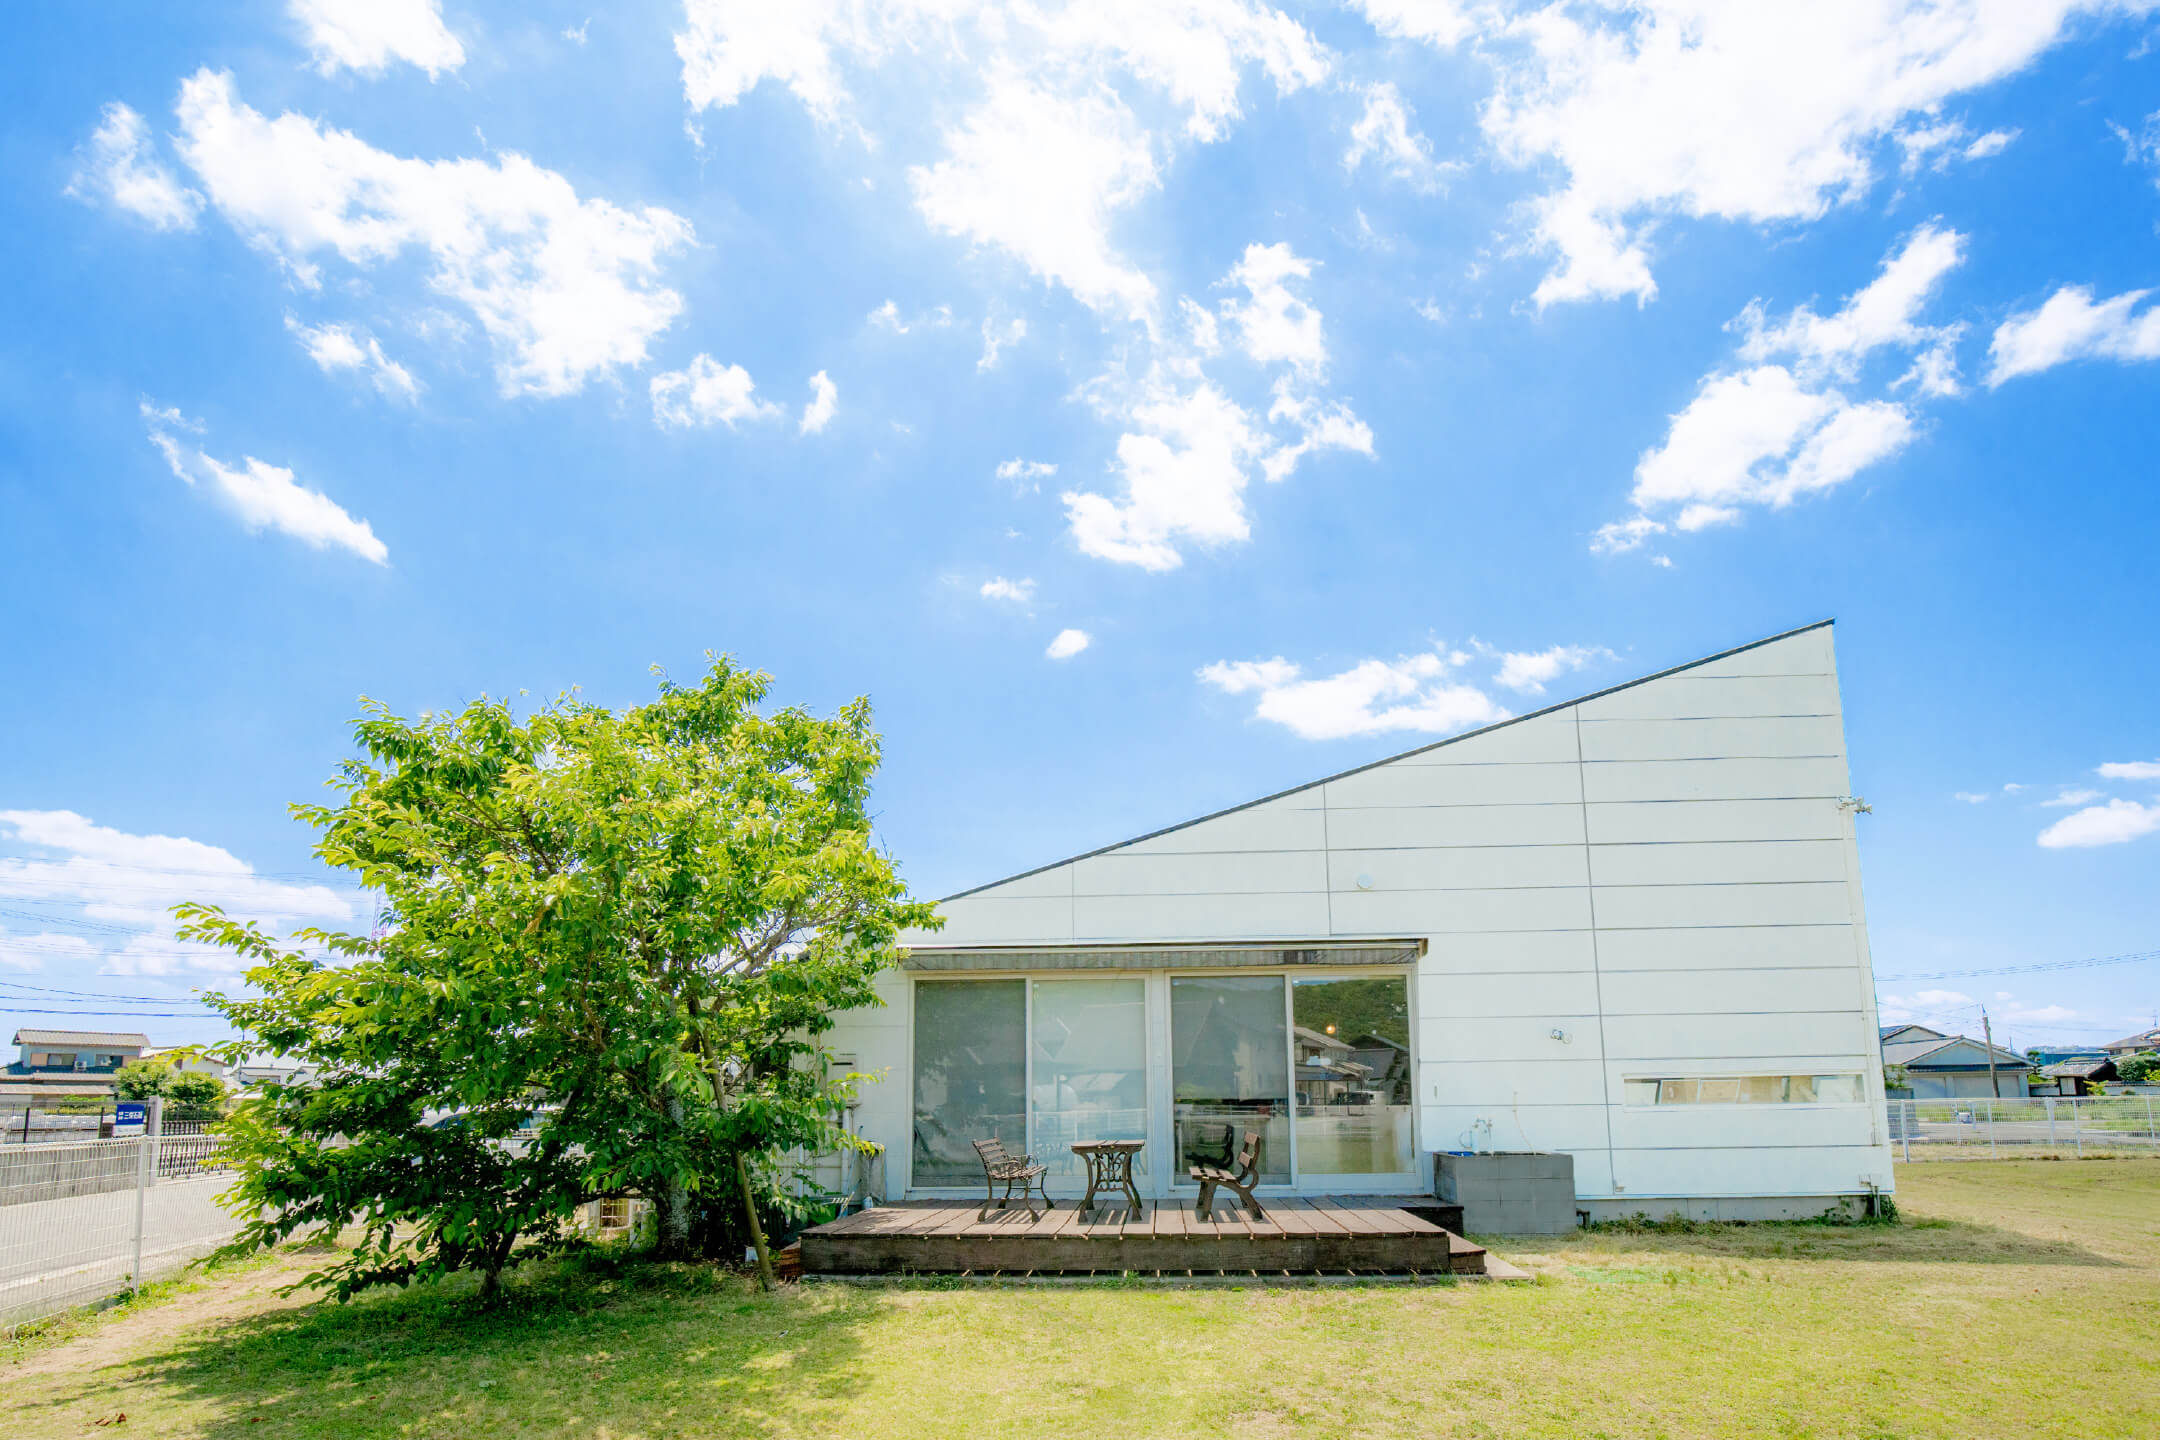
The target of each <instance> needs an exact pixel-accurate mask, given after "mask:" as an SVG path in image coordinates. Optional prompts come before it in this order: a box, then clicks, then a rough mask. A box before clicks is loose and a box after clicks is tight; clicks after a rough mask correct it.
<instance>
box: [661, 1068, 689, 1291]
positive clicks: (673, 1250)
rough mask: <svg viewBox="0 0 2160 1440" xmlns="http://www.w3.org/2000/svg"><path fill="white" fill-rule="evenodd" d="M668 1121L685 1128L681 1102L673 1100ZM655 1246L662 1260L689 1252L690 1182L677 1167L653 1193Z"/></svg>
mask: <svg viewBox="0 0 2160 1440" xmlns="http://www.w3.org/2000/svg"><path fill="white" fill-rule="evenodd" d="M667 1113H668V1120H669V1121H670V1122H671V1123H672V1124H673V1125H674V1126H675V1127H676V1128H677V1129H680V1128H681V1127H682V1118H683V1108H682V1101H680V1100H670V1101H668V1107H667ZM653 1208H654V1209H655V1210H656V1211H657V1212H658V1213H657V1214H656V1215H655V1216H654V1217H653V1218H654V1221H655V1225H654V1229H655V1231H656V1234H655V1236H654V1241H655V1248H656V1251H657V1253H658V1255H659V1258H661V1259H662V1260H683V1259H687V1258H688V1257H689V1254H690V1185H689V1182H688V1181H686V1180H685V1179H684V1178H683V1175H682V1172H681V1171H680V1170H677V1171H676V1172H675V1173H673V1174H671V1175H669V1176H668V1177H667V1179H665V1180H664V1181H662V1182H661V1184H660V1186H659V1190H658V1193H656V1194H655V1195H654V1196H653Z"/></svg>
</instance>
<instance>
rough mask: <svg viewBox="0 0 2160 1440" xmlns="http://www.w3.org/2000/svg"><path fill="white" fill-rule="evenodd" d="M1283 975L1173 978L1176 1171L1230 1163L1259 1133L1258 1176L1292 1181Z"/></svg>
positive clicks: (1271, 1181)
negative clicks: (1245, 1142) (1248, 1138)
mask: <svg viewBox="0 0 2160 1440" xmlns="http://www.w3.org/2000/svg"><path fill="white" fill-rule="evenodd" d="M1285 1022H1286V1016H1285V1013H1284V1010H1283V980H1282V977H1281V976H1280V975H1221V976H1216V975H1209V976H1193V977H1190V978H1187V977H1183V976H1180V977H1177V978H1174V979H1172V980H1171V982H1170V1087H1171V1089H1170V1093H1171V1097H1172V1104H1171V1119H1170V1129H1171V1135H1172V1137H1173V1139H1174V1141H1175V1144H1176V1148H1177V1169H1176V1177H1177V1178H1178V1179H1179V1180H1183V1179H1184V1178H1185V1177H1186V1174H1187V1172H1188V1170H1189V1169H1190V1167H1192V1166H1194V1165H1220V1166H1226V1167H1227V1166H1229V1165H1231V1164H1233V1163H1234V1161H1235V1157H1236V1155H1237V1153H1238V1151H1239V1150H1240V1149H1241V1148H1242V1147H1243V1145H1244V1141H1245V1136H1246V1135H1247V1134H1248V1133H1255V1132H1256V1133H1258V1135H1259V1136H1260V1177H1261V1179H1262V1180H1263V1181H1265V1182H1266V1183H1268V1184H1271V1185H1281V1184H1287V1183H1289V1180H1290V1052H1289V1047H1288V1045H1287V1044H1286V1036H1287V1027H1286V1023H1285Z"/></svg>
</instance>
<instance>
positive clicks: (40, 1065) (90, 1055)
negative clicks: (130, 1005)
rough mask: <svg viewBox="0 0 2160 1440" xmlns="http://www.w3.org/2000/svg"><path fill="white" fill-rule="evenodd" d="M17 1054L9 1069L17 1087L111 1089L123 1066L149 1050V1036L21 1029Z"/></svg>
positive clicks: (17, 1035) (17, 1037) (139, 1057)
mask: <svg viewBox="0 0 2160 1440" xmlns="http://www.w3.org/2000/svg"><path fill="white" fill-rule="evenodd" d="M15 1045H16V1047H17V1055H16V1059H15V1063H14V1064H12V1065H10V1066H8V1067H7V1071H6V1075H7V1079H8V1080H9V1081H10V1082H12V1083H13V1084H14V1085H26V1086H34V1087H37V1088H38V1090H39V1091H40V1092H42V1091H43V1090H44V1089H45V1088H46V1087H59V1086H65V1087H72V1088H77V1089H79V1088H82V1087H87V1086H97V1087H99V1088H102V1089H105V1090H110V1089H111V1088H112V1077H113V1075H114V1073H115V1072H116V1071H118V1070H119V1068H120V1067H121V1066H122V1065H125V1064H127V1063H128V1062H129V1061H131V1060H139V1059H141V1058H142V1053H143V1051H145V1050H147V1049H149V1048H150V1037H149V1036H147V1035H132V1034H114V1033H111V1032H108V1031H103V1030H18V1031H16V1032H15Z"/></svg>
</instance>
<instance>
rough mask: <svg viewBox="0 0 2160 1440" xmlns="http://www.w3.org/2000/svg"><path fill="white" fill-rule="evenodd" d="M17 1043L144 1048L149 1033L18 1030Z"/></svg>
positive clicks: (116, 1048)
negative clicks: (124, 1033)
mask: <svg viewBox="0 0 2160 1440" xmlns="http://www.w3.org/2000/svg"><path fill="white" fill-rule="evenodd" d="M15 1043H16V1044H17V1045H89V1046H98V1045H102V1046H104V1047H105V1048H106V1049H108V1050H129V1049H133V1050H144V1049H147V1048H149V1045H150V1037H149V1036H147V1035H122V1034H118V1033H116V1032H114V1031H110V1030H17V1031H16V1032H15Z"/></svg>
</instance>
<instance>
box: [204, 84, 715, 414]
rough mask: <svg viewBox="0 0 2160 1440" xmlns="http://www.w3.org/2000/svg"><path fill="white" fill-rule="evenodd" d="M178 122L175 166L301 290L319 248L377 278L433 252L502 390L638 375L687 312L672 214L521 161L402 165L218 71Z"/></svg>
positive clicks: (436, 280) (315, 275)
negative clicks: (404, 260)
mask: <svg viewBox="0 0 2160 1440" xmlns="http://www.w3.org/2000/svg"><path fill="white" fill-rule="evenodd" d="M178 114H179V119H180V132H181V133H180V137H179V141H178V145H179V150H180V153H181V156H182V158H183V159H185V160H186V161H187V163H188V165H189V166H190V167H191V168H193V169H194V171H195V173H196V175H197V176H198V177H199V179H200V180H201V181H202V184H203V188H204V189H205V190H206V191H207V192H208V193H209V196H210V200H211V203H212V204H214V205H215V206H217V208H218V209H219V210H220V211H221V212H222V213H223V214H224V216H225V217H226V219H227V220H229V221H230V222H231V223H232V225H233V226H234V228H236V229H237V230H239V231H240V233H241V234H243V235H245V236H246V237H247V238H248V239H249V240H250V241H252V242H253V243H254V244H255V245H257V246H258V247H260V248H261V249H263V250H264V251H266V252H267V253H269V254H271V255H273V256H275V257H277V258H278V259H279V260H280V261H281V262H282V263H283V264H284V265H285V266H286V268H287V269H288V270H289V271H290V272H291V274H292V275H293V277H294V278H295V279H296V280H298V281H299V282H300V283H301V284H303V285H306V286H308V287H310V288H312V287H314V286H316V285H318V284H319V283H320V269H319V266H318V265H317V263H316V259H315V257H318V256H320V255H322V254H323V253H324V252H326V251H327V252H331V253H334V254H336V255H337V256H338V257H339V258H341V259H342V260H344V261H345V262H346V263H347V264H349V265H352V266H353V267H355V268H356V269H368V268H370V267H373V266H376V265H379V264H383V263H386V262H388V261H390V260H392V259H394V258H395V257H397V256H398V255H399V254H401V253H402V252H403V251H405V250H407V249H408V248H415V247H417V248H419V249H421V250H424V251H425V252H426V253H427V254H428V256H429V258H430V259H431V260H432V262H433V270H432V273H431V274H430V276H429V283H430V284H431V285H432V286H433V288H434V289H435V290H436V291H437V292H438V293H440V294H442V295H445V296H448V297H449V298H451V299H454V300H457V301H459V302H461V303H462V304H464V305H466V306H467V307H469V308H470V309H471V311H472V312H473V314H474V316H475V317H476V318H477V319H478V320H479V322H480V325H481V328H482V329H483V330H485V331H486V332H487V334H488V336H489V338H490V339H491V340H492V341H493V342H494V346H495V351H496V367H495V368H496V378H497V381H498V383H499V384H500V386H501V388H502V390H503V392H504V393H505V394H520V393H524V394H537V395H566V394H571V393H574V392H575V391H577V390H579V389H582V388H583V386H584V384H585V382H586V381H587V380H589V379H591V378H592V377H593V376H595V375H599V374H603V373H605V372H608V371H610V370H613V369H616V368H617V367H621V366H636V365H641V364H643V363H644V361H645V359H646V346H647V344H648V342H650V341H651V340H652V339H653V337H655V336H656V335H658V334H659V333H660V332H661V331H663V330H665V329H666V328H667V327H668V325H669V324H670V323H672V322H673V320H674V318H675V316H676V314H677V313H678V312H679V311H680V310H681V309H682V300H681V297H679V296H678V295H677V294H676V293H675V292H674V291H672V290H669V289H666V288H665V287H663V286H661V285H660V284H659V283H658V279H659V274H660V263H661V261H662V259H663V258H664V257H666V256H667V255H668V254H670V253H671V252H673V251H675V250H677V249H680V248H681V247H683V246H685V245H687V244H689V243H690V242H691V239H692V233H691V229H690V224H689V222H688V221H686V220H684V219H683V218H682V217H681V216H679V215H676V214H674V213H673V212H671V211H667V210H663V209H660V208H658V207H648V208H646V209H644V210H640V211H629V210H624V209H621V208H619V207H617V206H615V205H612V204H609V203H608V202H607V201H605V200H592V199H580V198H579V197H578V194H577V192H576V191H575V190H574V189H573V188H572V187H571V185H570V182H569V181H567V180H565V179H564V178H563V177H562V176H561V175H558V174H556V173H555V172H554V171H552V170H544V169H542V168H540V167H539V166H537V165H535V164H533V163H532V161H530V160H528V159H526V158H525V157H524V156H522V155H517V154H511V153H507V152H506V153H504V154H502V155H501V156H499V157H498V158H497V159H496V160H495V161H494V162H492V163H490V162H487V161H481V160H438V161H426V160H413V159H405V158H401V157H399V156H396V155H391V154H389V153H387V152H385V151H381V150H377V149H375V148H374V147H373V146H371V145H368V144H367V143H366V142H365V141H362V140H361V139H359V138H358V137H357V136H355V135H353V134H351V133H350V132H348V131H343V130H331V129H326V128H324V127H322V126H321V125H319V124H318V123H317V122H315V121H314V120H311V119H309V118H308V117H306V116H303V115H296V114H290V113H288V114H285V115H281V116H279V117H278V118H277V119H275V120H272V119H269V118H268V117H266V116H264V115H262V114H260V113H258V112H257V111H255V110H253V109H251V108H249V107H248V106H247V105H245V104H243V103H241V102H240V101H239V100H238V99H237V98H236V97H235V95H234V93H233V83H232V77H231V76H230V75H226V74H222V73H219V72H216V71H211V70H201V71H198V72H196V74H195V75H194V76H192V77H191V78H190V79H188V80H187V81H186V82H185V83H184V84H183V85H182V86H181V90H180V102H179V106H178Z"/></svg>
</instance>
